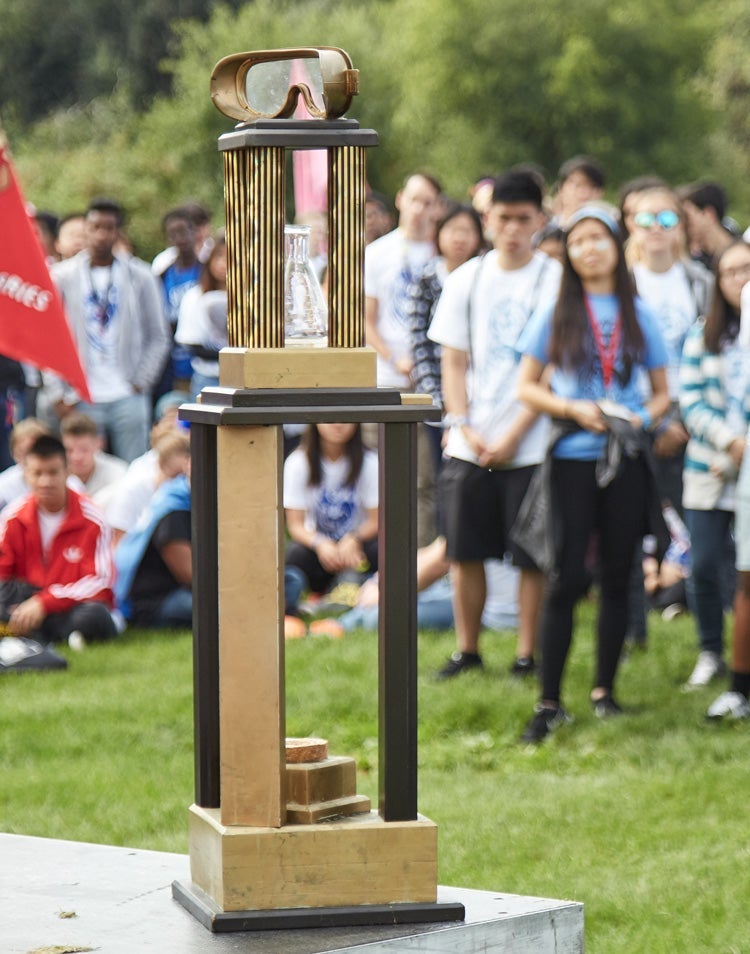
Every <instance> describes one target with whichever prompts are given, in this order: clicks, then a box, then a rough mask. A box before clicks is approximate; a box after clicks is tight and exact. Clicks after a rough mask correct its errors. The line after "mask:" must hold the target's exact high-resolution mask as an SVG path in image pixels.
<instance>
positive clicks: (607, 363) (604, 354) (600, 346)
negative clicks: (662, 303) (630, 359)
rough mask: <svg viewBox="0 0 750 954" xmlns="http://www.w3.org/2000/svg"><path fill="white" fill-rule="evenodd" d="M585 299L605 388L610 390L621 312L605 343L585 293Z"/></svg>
mask: <svg viewBox="0 0 750 954" xmlns="http://www.w3.org/2000/svg"><path fill="white" fill-rule="evenodd" d="M583 300H584V303H585V305H586V311H587V312H588V316H589V324H590V325H591V331H592V332H593V335H594V341H595V342H596V350H597V352H598V353H599V362H600V364H601V366H602V378H603V379H604V388H605V390H606V391H609V389H610V385H611V384H612V377H613V375H614V372H615V361H616V360H617V352H618V350H619V348H620V328H621V323H620V312H619V311H618V312H617V316H616V317H615V324H614V327H613V328H612V334H611V335H610V336H609V342H608V343H607V344H606V345H605V344H604V338H603V337H602V329H601V328H600V327H599V322H598V321H597V320H596V316H595V315H594V312H593V309H592V308H591V305H590V304H589V300H588V296H586V295H584V298H583Z"/></svg>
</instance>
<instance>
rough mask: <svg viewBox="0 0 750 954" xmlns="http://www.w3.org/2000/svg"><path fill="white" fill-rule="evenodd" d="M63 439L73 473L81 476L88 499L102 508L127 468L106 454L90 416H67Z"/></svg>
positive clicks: (61, 430) (79, 413) (62, 424)
mask: <svg viewBox="0 0 750 954" xmlns="http://www.w3.org/2000/svg"><path fill="white" fill-rule="evenodd" d="M60 437H61V439H62V442H63V446H64V447H65V453H66V455H67V458H68V467H69V468H70V472H71V473H72V474H75V476H76V477H78V479H79V480H80V481H81V483H82V484H83V486H84V487H85V488H86V493H87V494H88V496H89V497H91V498H92V499H93V500H94V501H95V502H96V503H97V504H98V505H99V506H100V507H102V509H103V508H104V506H105V505H106V502H107V500H108V499H109V495H110V494H111V493H112V487H113V485H114V484H115V483H116V481H118V480H120V478H121V477H123V476H124V475H125V472H126V471H127V469H128V465H127V464H126V463H125V461H124V460H120V458H119V457H115V456H114V454H105V453H104V451H103V450H102V447H103V444H104V440H103V438H102V436H101V434H100V433H99V431H98V430H97V427H96V424H95V423H94V421H93V419H92V418H90V417H89V416H88V414H83V413H81V412H80V411H71V413H70V414H67V415H66V416H65V417H64V418H63V419H62V422H61V424H60Z"/></svg>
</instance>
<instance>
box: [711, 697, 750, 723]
mask: <svg viewBox="0 0 750 954" xmlns="http://www.w3.org/2000/svg"><path fill="white" fill-rule="evenodd" d="M706 718H707V719H724V718H727V719H747V718H750V702H748V701H747V699H746V698H745V697H744V696H743V695H742V693H741V692H731V691H728V692H722V694H721V695H720V696H719V698H718V699H714V701H713V702H712V703H711V705H710V706H709V707H708V712H707V713H706Z"/></svg>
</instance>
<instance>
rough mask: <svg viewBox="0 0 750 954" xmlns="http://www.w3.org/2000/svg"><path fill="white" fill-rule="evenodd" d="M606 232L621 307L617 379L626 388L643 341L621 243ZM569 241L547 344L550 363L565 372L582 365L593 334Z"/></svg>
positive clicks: (643, 344) (614, 236)
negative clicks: (613, 251)
mask: <svg viewBox="0 0 750 954" xmlns="http://www.w3.org/2000/svg"><path fill="white" fill-rule="evenodd" d="M582 221H583V220H582ZM596 221H599V219H596ZM576 224H577V223H576ZM602 224H604V223H602ZM605 227H606V226H605ZM607 232H608V234H609V236H610V237H611V239H612V241H613V242H614V243H615V245H616V247H617V264H616V266H615V273H614V279H615V296H616V298H617V301H618V304H619V307H620V322H621V328H622V344H621V348H622V356H623V365H624V368H623V371H622V372H618V378H619V379H620V383H621V384H627V382H628V381H629V380H630V375H631V372H632V369H633V365H634V364H636V363H637V362H638V360H639V359H640V358H641V357H642V356H643V352H644V347H645V341H644V339H643V332H642V331H641V326H640V325H639V324H638V319H637V317H636V313H635V303H634V301H633V280H632V278H631V276H630V272H629V271H628V267H627V265H626V263H625V251H624V248H623V244H622V239H621V238H620V236H619V235H618V234H617V233H615V232H612V231H611V229H609V228H608V229H607ZM569 237H570V233H568V235H567V236H566V239H565V254H564V257H563V273H562V278H561V280H560V292H559V294H558V298H557V304H556V305H555V310H554V313H553V316H552V334H551V336H550V344H549V352H550V360H551V361H552V363H553V364H556V365H558V367H561V368H567V369H569V368H573V367H577V366H579V365H581V364H582V363H583V361H584V359H585V357H586V355H587V354H588V353H589V352H590V351H591V350H592V345H593V333H592V331H591V328H590V326H589V320H588V312H587V310H586V303H585V301H584V291H583V283H582V282H581V278H580V276H579V275H578V273H577V272H576V270H575V269H574V268H573V264H572V262H571V260H570V255H569V254H568V239H569Z"/></svg>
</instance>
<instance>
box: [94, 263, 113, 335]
mask: <svg viewBox="0 0 750 954" xmlns="http://www.w3.org/2000/svg"><path fill="white" fill-rule="evenodd" d="M113 271H114V265H110V267H109V277H108V279H107V288H106V289H105V291H104V295H103V296H102V297H101V298H100V297H99V295H98V293H97V291H96V288H95V287H94V275H93V272H92V271H91V269H90V268H89V282H90V284H91V302H92V304H93V305H94V314H95V315H96V319H97V321H98V322H99V324H100V325H101V327H102V329H104V328H106V327H107V325H108V324H109V321H110V318H111V317H112V311H111V310H110V301H109V298H110V295H111V294H112V288H113V286H114V281H113V279H112V272H113Z"/></svg>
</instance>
